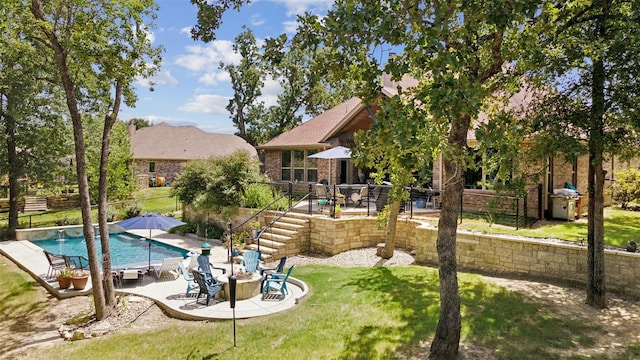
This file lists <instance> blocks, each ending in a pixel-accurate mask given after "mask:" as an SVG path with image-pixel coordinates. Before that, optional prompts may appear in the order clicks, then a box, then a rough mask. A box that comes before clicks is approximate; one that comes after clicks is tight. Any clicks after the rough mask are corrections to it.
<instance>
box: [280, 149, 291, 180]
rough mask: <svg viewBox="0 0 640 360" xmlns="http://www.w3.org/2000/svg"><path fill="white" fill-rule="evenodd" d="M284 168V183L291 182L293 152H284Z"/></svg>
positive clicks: (282, 173)
mask: <svg viewBox="0 0 640 360" xmlns="http://www.w3.org/2000/svg"><path fill="white" fill-rule="evenodd" d="M281 155H282V156H281V157H282V166H281V169H282V170H281V176H280V178H281V179H282V181H290V180H291V151H290V150H283V151H282V154H281Z"/></svg>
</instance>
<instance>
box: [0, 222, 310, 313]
mask: <svg viewBox="0 0 640 360" xmlns="http://www.w3.org/2000/svg"><path fill="white" fill-rule="evenodd" d="M130 232H131V233H133V234H136V235H139V236H143V237H148V236H149V230H131V231H130ZM151 238H152V239H153V240H156V241H159V242H163V243H167V244H170V245H173V246H177V247H180V248H183V249H186V250H189V251H192V252H194V253H198V254H199V253H200V247H201V245H202V244H203V242H204V241H203V239H199V238H194V237H187V236H180V235H177V234H169V233H167V232H165V231H161V230H153V231H152V233H151ZM208 242H209V243H210V244H211V245H212V247H211V254H210V256H209V257H210V261H211V263H213V265H214V266H216V267H224V268H226V269H227V274H230V271H231V266H232V265H231V263H229V261H228V255H227V248H225V247H223V246H222V245H220V244H219V243H216V241H208ZM0 253H1V254H3V255H4V256H6V257H7V258H9V259H10V260H12V261H13V262H14V263H16V264H17V265H18V266H19V267H20V268H22V269H23V270H25V271H26V272H28V273H29V274H30V275H31V276H32V277H33V278H34V279H35V280H36V281H38V282H39V283H40V284H41V285H42V286H44V287H45V288H46V289H47V290H48V291H49V292H50V293H52V294H53V295H55V296H56V297H58V298H68V297H72V296H82V295H89V294H91V281H89V282H88V283H87V287H86V288H85V289H84V290H75V289H65V290H61V289H59V288H58V282H57V280H56V279H55V278H54V279H47V271H48V269H49V263H48V262H47V259H46V257H45V256H44V253H43V251H42V249H41V248H40V247H38V246H36V245H34V244H32V243H31V242H29V241H25V240H20V241H3V242H0ZM185 261H188V260H185ZM186 264H187V263H186V262H185V265H186ZM234 266H237V265H234ZM234 271H237V267H236V268H234ZM216 273H218V274H221V272H220V271H216V270H214V271H213V274H214V276H215V275H217V274H216ZM294 273H295V271H294ZM287 284H288V285H289V289H288V290H289V293H288V294H287V295H286V296H285V298H284V299H282V300H280V299H278V298H277V297H274V298H272V297H271V296H268V297H267V298H266V299H265V300H262V295H261V294H259V295H257V296H254V297H252V298H250V299H246V300H239V301H236V307H235V317H236V318H238V319H242V318H251V317H257V316H265V315H270V314H274V313H278V312H281V311H285V310H287V309H290V308H292V307H294V306H295V305H296V304H297V303H298V302H299V301H300V300H301V299H303V298H304V297H306V296H307V295H308V293H309V289H308V287H307V285H306V284H305V283H304V282H302V281H300V280H299V279H296V278H294V277H289V280H288V281H287ZM186 289H187V281H186V280H185V279H184V277H183V276H182V275H180V277H178V278H177V279H176V280H169V281H160V280H158V279H157V278H156V276H155V275H154V274H153V273H152V272H148V273H147V274H146V275H144V277H143V279H142V282H141V283H140V282H139V281H137V280H127V281H124V283H123V284H122V286H120V287H116V288H115V290H116V291H117V292H120V293H125V294H133V295H139V296H144V297H147V298H150V299H152V300H154V301H155V303H156V304H157V305H158V306H159V307H161V308H162V309H163V310H164V311H165V312H166V313H167V314H169V315H170V316H172V317H175V318H178V319H184V320H209V319H232V318H233V317H234V309H231V308H230V305H229V302H228V301H225V300H224V299H221V298H219V297H216V298H215V299H211V301H210V302H209V305H208V306H207V305H205V300H206V299H205V297H204V296H201V297H200V299H199V300H197V299H196V295H197V293H198V292H197V291H193V290H192V291H191V293H190V294H189V296H185V291H186Z"/></svg>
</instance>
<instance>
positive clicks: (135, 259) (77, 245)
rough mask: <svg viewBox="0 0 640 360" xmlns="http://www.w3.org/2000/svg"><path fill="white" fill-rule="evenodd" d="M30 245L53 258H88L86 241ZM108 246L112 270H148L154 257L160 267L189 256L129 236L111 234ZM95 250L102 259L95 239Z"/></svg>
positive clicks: (36, 241)
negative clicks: (61, 256)
mask: <svg viewBox="0 0 640 360" xmlns="http://www.w3.org/2000/svg"><path fill="white" fill-rule="evenodd" d="M31 242H32V243H33V244H35V245H37V246H39V247H41V248H43V249H44V250H46V251H48V252H51V253H54V254H62V255H71V256H76V255H81V256H84V257H88V256H87V246H86V242H85V240H84V237H72V238H64V239H47V240H32V241H31ZM109 244H110V245H109V247H110V249H111V266H112V267H113V268H125V267H146V266H148V264H149V256H151V264H152V265H153V264H160V263H161V262H162V259H164V258H168V257H178V256H180V257H185V256H186V254H187V252H188V251H187V250H184V249H180V248H177V247H175V246H171V245H167V244H163V243H160V242H157V241H153V240H151V241H149V240H147V239H146V238H142V237H139V236H135V235H132V234H128V233H117V234H110V235H109ZM96 246H97V248H98V254H99V256H102V249H101V246H100V240H99V239H96Z"/></svg>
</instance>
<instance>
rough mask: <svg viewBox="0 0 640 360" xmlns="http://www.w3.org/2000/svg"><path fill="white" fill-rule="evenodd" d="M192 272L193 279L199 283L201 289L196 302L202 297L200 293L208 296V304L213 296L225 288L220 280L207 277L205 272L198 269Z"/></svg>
mask: <svg viewBox="0 0 640 360" xmlns="http://www.w3.org/2000/svg"><path fill="white" fill-rule="evenodd" d="M191 274H192V275H193V279H194V280H195V281H196V283H198V288H199V289H200V292H198V296H197V297H196V303H197V302H198V300H199V299H200V295H202V294H204V295H206V296H207V302H206V305H209V300H211V297H212V296H215V295H216V294H217V293H219V292H220V291H221V290H222V289H223V284H222V283H220V282H218V280H216V278H214V277H211V278H210V279H205V274H204V273H203V272H201V271H198V270H193V271H192V272H191Z"/></svg>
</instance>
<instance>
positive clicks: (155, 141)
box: [129, 123, 258, 188]
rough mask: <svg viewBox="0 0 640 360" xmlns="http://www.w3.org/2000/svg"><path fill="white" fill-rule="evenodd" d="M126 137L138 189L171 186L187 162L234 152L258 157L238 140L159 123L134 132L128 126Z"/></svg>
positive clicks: (196, 129) (251, 148) (226, 135)
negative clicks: (139, 187) (242, 151)
mask: <svg viewBox="0 0 640 360" xmlns="http://www.w3.org/2000/svg"><path fill="white" fill-rule="evenodd" d="M129 137H130V139H131V152H132V153H133V162H134V175H135V176H137V177H138V181H139V183H140V186H141V187H142V188H145V187H147V186H162V185H164V184H169V183H171V182H172V181H174V180H175V179H176V177H177V176H178V174H180V172H181V171H182V168H183V167H184V166H185V164H186V163H188V162H189V161H191V160H196V159H207V158H210V157H213V156H227V155H231V154H233V153H234V152H236V151H238V150H244V151H247V152H249V154H250V155H251V156H253V157H256V158H257V156H258V155H257V151H256V149H255V148H254V147H253V146H251V145H250V144H249V143H247V142H246V141H245V140H244V139H242V138H241V137H239V136H236V135H232V134H214V133H208V132H205V131H202V130H200V129H198V128H197V127H195V126H171V125H169V124H167V123H160V124H158V125H154V126H150V127H145V128H142V129H139V130H136V128H135V126H133V125H132V126H130V127H129Z"/></svg>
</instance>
